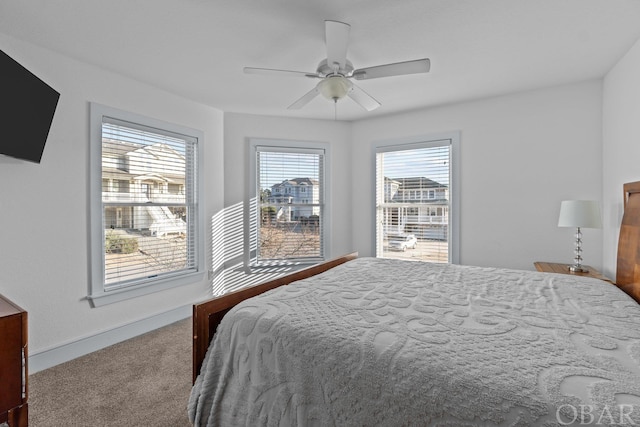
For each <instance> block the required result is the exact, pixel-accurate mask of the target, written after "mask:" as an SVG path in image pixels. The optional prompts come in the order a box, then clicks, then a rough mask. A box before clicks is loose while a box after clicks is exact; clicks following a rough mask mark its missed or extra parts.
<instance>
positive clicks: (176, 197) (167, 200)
mask: <svg viewBox="0 0 640 427" xmlns="http://www.w3.org/2000/svg"><path fill="white" fill-rule="evenodd" d="M102 201H103V202H105V203H149V202H152V203H161V204H166V205H171V204H182V203H185V197H184V194H154V195H152V197H151V199H149V198H147V195H146V194H140V193H116V192H112V193H106V192H103V193H102Z"/></svg>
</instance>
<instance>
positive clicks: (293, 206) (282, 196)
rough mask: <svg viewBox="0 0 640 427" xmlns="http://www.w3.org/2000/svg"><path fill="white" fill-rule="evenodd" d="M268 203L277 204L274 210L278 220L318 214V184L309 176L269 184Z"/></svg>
mask: <svg viewBox="0 0 640 427" xmlns="http://www.w3.org/2000/svg"><path fill="white" fill-rule="evenodd" d="M267 202H268V203H273V204H275V205H287V206H279V207H277V211H276V219H277V220H278V221H297V220H300V219H307V218H310V217H311V216H313V215H320V207H319V206H305V205H317V204H319V203H320V185H319V182H318V180H315V179H311V178H294V179H287V180H284V181H282V182H281V183H279V184H274V185H272V186H271V194H270V195H269V196H268V197H267Z"/></svg>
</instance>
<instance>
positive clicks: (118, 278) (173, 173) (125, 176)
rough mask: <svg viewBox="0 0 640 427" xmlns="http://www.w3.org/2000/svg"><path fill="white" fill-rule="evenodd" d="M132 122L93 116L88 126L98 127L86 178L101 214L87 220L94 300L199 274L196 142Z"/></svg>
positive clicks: (167, 128) (155, 126)
mask: <svg viewBox="0 0 640 427" xmlns="http://www.w3.org/2000/svg"><path fill="white" fill-rule="evenodd" d="M93 109H98V110H100V108H99V107H96V106H94V105H92V113H93ZM111 113H113V111H111ZM122 115H125V114H124V113H123V114H122ZM119 116H120V117H119ZM93 120H94V118H93V117H92V121H93ZM139 120H140V121H131V120H129V119H128V118H126V119H123V118H122V117H121V115H118V114H117V113H116V114H111V115H107V114H99V117H96V118H95V121H96V122H97V121H99V123H95V124H94V123H92V126H93V125H95V126H98V125H99V129H96V130H95V132H96V133H99V147H93V152H95V153H94V154H92V157H93V159H92V160H93V162H92V164H93V165H94V167H96V168H97V167H99V169H100V170H99V173H96V171H94V173H93V174H92V176H96V177H97V176H99V185H100V191H99V193H100V194H99V200H95V199H97V198H95V197H94V200H95V204H96V205H99V209H100V212H99V216H98V215H94V222H96V223H98V222H99V224H92V226H93V234H92V237H93V240H94V242H93V245H94V246H93V249H94V251H95V252H96V253H100V260H99V264H98V260H96V264H94V266H96V270H98V271H95V272H94V282H96V281H99V282H101V283H100V286H98V285H97V284H96V283H94V284H93V287H92V296H94V297H96V298H97V297H100V296H102V295H105V294H109V293H111V292H114V291H115V292H117V291H123V290H124V291H126V290H128V289H131V288H136V287H141V286H150V285H154V284H156V283H168V282H170V281H171V280H174V279H176V278H181V277H184V276H187V275H189V274H193V273H196V272H198V271H199V270H200V268H201V265H200V262H201V261H200V260H201V257H200V253H199V252H200V248H199V239H198V231H199V226H198V224H199V218H198V217H199V212H198V179H197V177H198V175H199V173H198V172H199V171H198V144H199V139H201V136H199V135H197V131H193V132H192V133H181V131H184V129H182V128H180V129H178V128H177V126H175V127H174V129H170V128H171V127H173V126H171V125H168V124H163V125H164V126H163V127H159V126H158V123H156V122H153V123H151V124H147V123H145V121H146V120H145V119H143V118H139ZM147 120H149V121H151V119H147ZM96 144H97V143H96ZM98 153H99V154H98ZM96 179H98V178H96ZM96 207H97V206H96ZM98 218H99V219H98ZM98 238H99V239H100V240H98ZM98 245H99V249H98ZM95 258H97V257H95Z"/></svg>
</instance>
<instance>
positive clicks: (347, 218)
mask: <svg viewBox="0 0 640 427" xmlns="http://www.w3.org/2000/svg"><path fill="white" fill-rule="evenodd" d="M350 137H351V124H350V123H347V122H336V121H328V120H309V119H288V118H281V117H266V116H256V115H248V114H236V113H226V114H225V116H224V198H225V201H224V204H225V208H226V209H227V210H228V212H227V214H226V215H225V228H226V230H227V231H226V239H227V240H226V244H225V257H226V261H227V263H230V264H234V263H237V262H238V261H239V260H240V259H241V257H242V246H241V242H242V239H243V236H242V221H243V217H242V215H243V212H244V209H245V207H244V205H243V203H244V201H245V200H248V198H249V195H248V183H247V180H248V179H249V169H248V168H249V150H248V147H249V142H248V141H249V139H250V138H264V139H281V140H289V141H319V142H326V143H328V144H329V146H330V152H331V155H330V159H329V161H330V170H329V171H328V174H329V175H330V176H331V189H330V190H331V200H330V206H329V213H330V215H331V228H330V237H329V241H330V247H329V254H328V256H329V257H335V256H339V255H343V254H345V253H348V252H351V251H352V245H351V218H352V217H351V209H352V204H351V185H350V183H349V180H350V179H351V173H350V169H351V161H352V159H351V147H350ZM237 280H244V278H243V277H242V276H240V278H239V277H238V276H237V275H228V276H227V282H228V283H227V287H229V286H234V285H237V283H235V281H237Z"/></svg>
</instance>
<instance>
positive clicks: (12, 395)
mask: <svg viewBox="0 0 640 427" xmlns="http://www.w3.org/2000/svg"><path fill="white" fill-rule="evenodd" d="M27 393H28V390H27V312H26V311H24V310H23V309H21V308H20V307H18V306H17V305H15V304H14V303H12V302H11V301H9V300H8V299H6V298H5V297H3V296H2V295H0V425H2V424H3V423H6V424H8V425H9V426H11V427H23V426H27V425H28V424H29V421H28V405H27Z"/></svg>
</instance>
